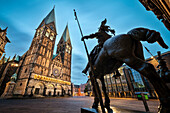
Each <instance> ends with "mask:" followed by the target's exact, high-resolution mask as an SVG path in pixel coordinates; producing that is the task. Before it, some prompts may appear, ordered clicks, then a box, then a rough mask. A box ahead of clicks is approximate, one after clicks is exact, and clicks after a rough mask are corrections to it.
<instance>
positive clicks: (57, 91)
mask: <svg viewBox="0 0 170 113" xmlns="http://www.w3.org/2000/svg"><path fill="white" fill-rule="evenodd" d="M62 89H63V87H62V86H61V85H59V84H58V85H57V87H56V95H57V96H61V95H62Z"/></svg>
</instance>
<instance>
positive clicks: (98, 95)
mask: <svg viewBox="0 0 170 113" xmlns="http://www.w3.org/2000/svg"><path fill="white" fill-rule="evenodd" d="M74 16H75V20H77V23H78V27H79V29H80V33H81V36H82V37H83V32H82V30H81V27H80V23H79V20H78V18H77V14H76V11H75V9H74ZM83 43H84V47H85V50H86V54H87V57H88V61H89V65H90V69H91V73H92V74H90V80H91V83H92V85H93V87H94V88H93V89H95V92H96V95H95V96H97V97H98V98H99V101H100V106H101V109H102V112H103V113H105V109H104V105H103V99H102V95H101V91H100V88H99V84H98V82H97V80H96V78H95V75H94V74H95V73H94V67H93V65H92V63H91V58H90V55H89V53H88V49H87V46H86V43H85V41H84V40H83Z"/></svg>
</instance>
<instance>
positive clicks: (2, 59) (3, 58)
mask: <svg viewBox="0 0 170 113" xmlns="http://www.w3.org/2000/svg"><path fill="white" fill-rule="evenodd" d="M5 56H6V54H4V56H3V57H2V58H1V61H0V63H1V64H3V63H4V61H5Z"/></svg>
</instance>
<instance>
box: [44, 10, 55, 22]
mask: <svg viewBox="0 0 170 113" xmlns="http://www.w3.org/2000/svg"><path fill="white" fill-rule="evenodd" d="M44 21H45V24H50V23H52V22H54V24H55V12H54V8H53V9H52V10H51V12H50V13H49V14H48V15H47V16H46V17H45V18H44Z"/></svg>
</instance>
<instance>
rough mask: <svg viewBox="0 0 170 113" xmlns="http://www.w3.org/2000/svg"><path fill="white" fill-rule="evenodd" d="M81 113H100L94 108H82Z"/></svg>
mask: <svg viewBox="0 0 170 113" xmlns="http://www.w3.org/2000/svg"><path fill="white" fill-rule="evenodd" d="M81 113H98V112H97V110H96V109H93V108H81Z"/></svg>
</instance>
